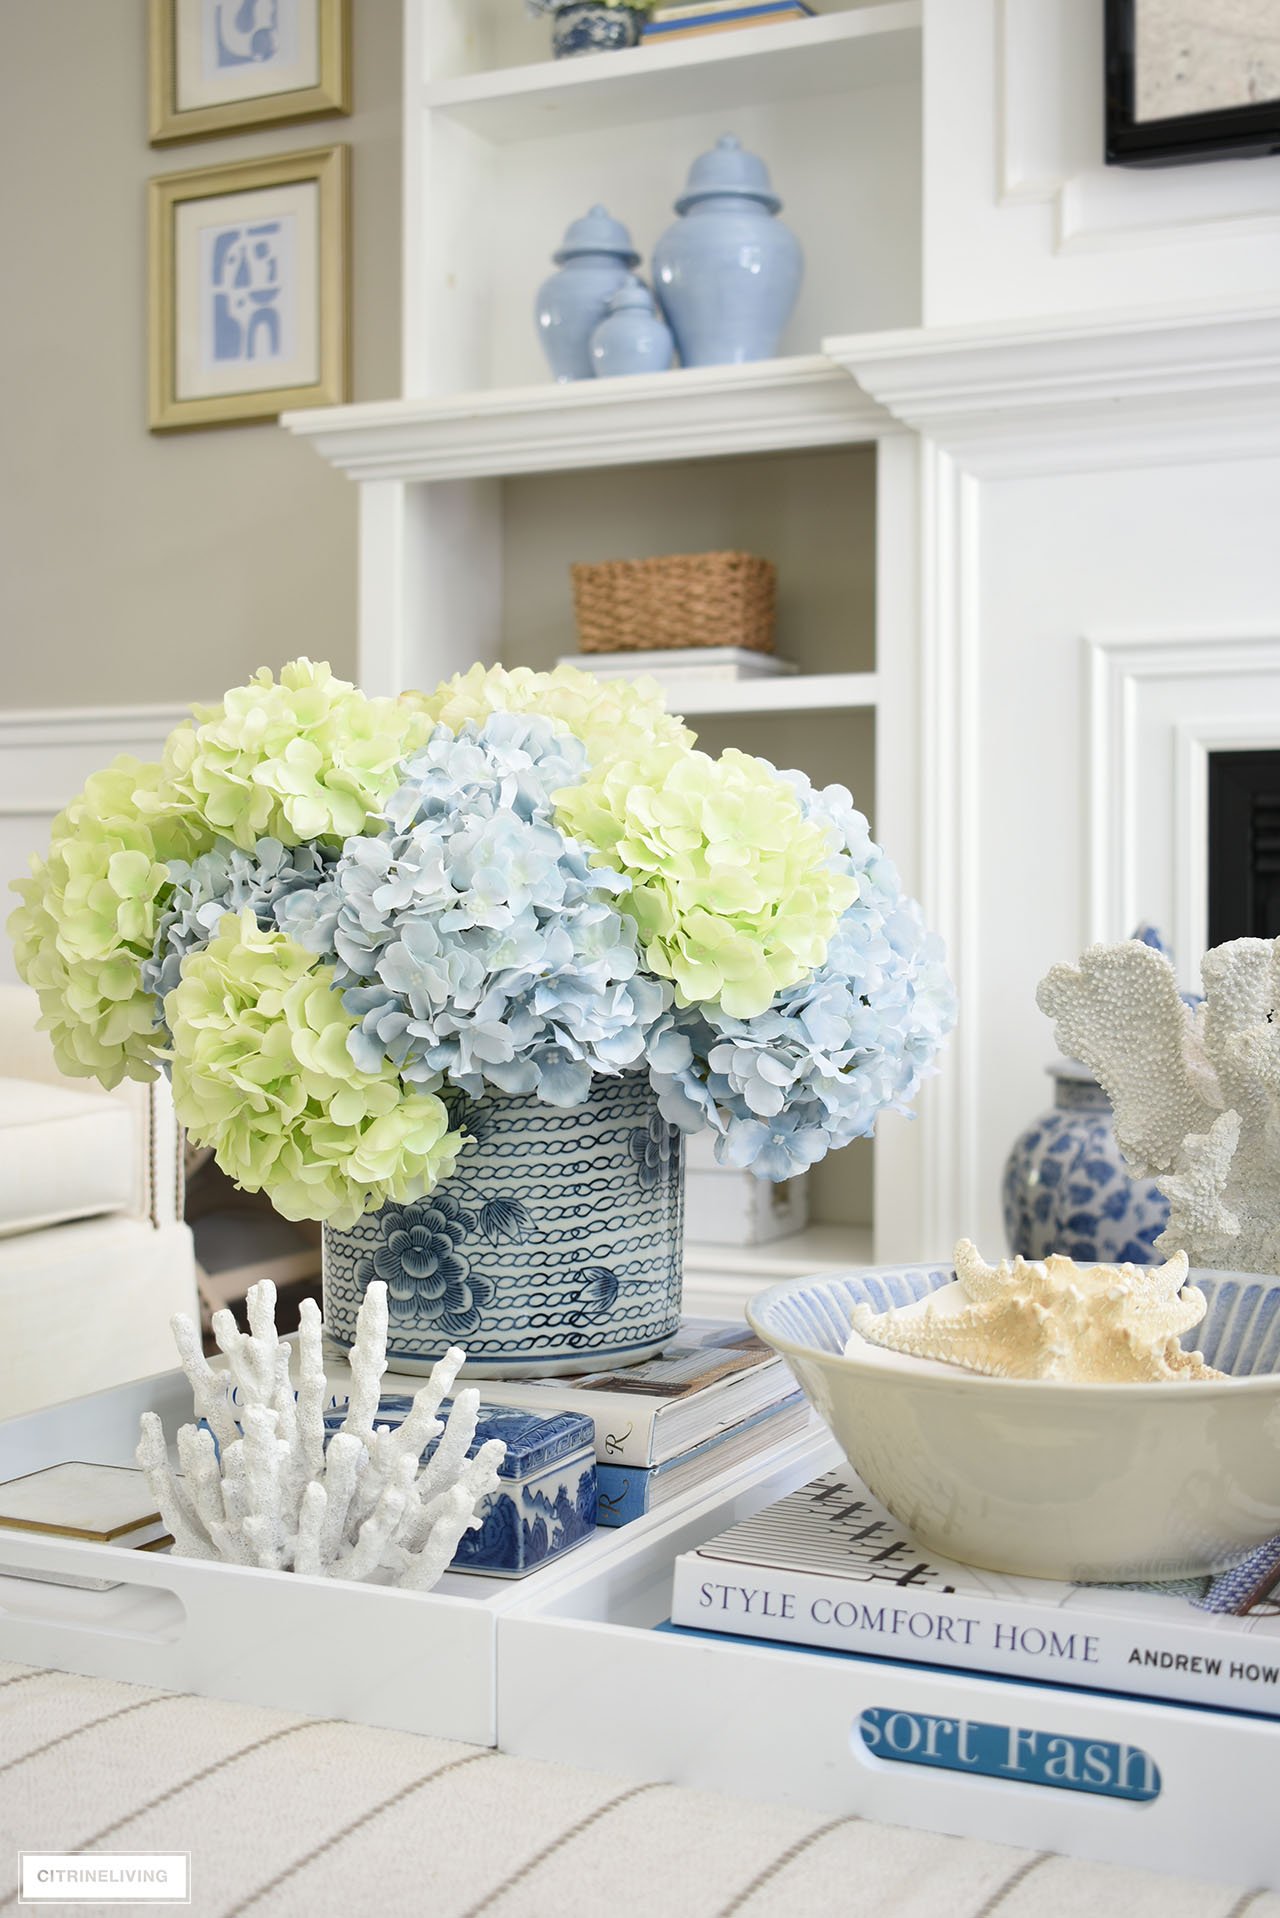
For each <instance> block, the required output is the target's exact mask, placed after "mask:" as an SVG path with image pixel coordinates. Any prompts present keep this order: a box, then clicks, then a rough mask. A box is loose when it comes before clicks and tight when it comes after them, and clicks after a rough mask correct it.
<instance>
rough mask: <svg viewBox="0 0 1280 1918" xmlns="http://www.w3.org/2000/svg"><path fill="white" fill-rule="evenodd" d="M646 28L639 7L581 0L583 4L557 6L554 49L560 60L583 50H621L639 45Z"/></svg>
mask: <svg viewBox="0 0 1280 1918" xmlns="http://www.w3.org/2000/svg"><path fill="white" fill-rule="evenodd" d="M643 27H644V15H643V14H642V13H640V12H638V11H637V9H636V8H635V7H623V6H618V7H611V6H608V5H604V4H602V0H581V4H580V5H579V6H566V7H558V8H557V9H556V12H555V16H554V18H553V20H552V22H551V52H552V54H553V56H554V57H555V59H557V60H571V59H573V58H574V56H575V55H577V54H579V53H619V52H621V50H622V49H623V48H624V47H634V46H635V45H636V43H637V42H638V40H639V38H640V34H641V31H642V29H643Z"/></svg>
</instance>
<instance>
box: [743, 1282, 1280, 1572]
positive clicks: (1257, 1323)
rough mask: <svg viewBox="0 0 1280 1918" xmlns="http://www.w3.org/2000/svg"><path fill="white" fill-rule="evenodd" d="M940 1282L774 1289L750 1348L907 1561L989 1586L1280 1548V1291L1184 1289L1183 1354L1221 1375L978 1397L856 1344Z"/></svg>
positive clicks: (1263, 1287) (967, 1385)
mask: <svg viewBox="0 0 1280 1918" xmlns="http://www.w3.org/2000/svg"><path fill="white" fill-rule="evenodd" d="M954 1276H955V1275H954V1272H953V1271H952V1268H951V1267H950V1266H949V1265H915V1266H902V1267H897V1268H885V1267H877V1268H875V1269H867V1270H863V1271H858V1272H851V1273H849V1274H846V1275H842V1276H840V1277H834V1278H822V1279H799V1280H795V1281H792V1282H791V1283H789V1284H785V1285H775V1286H773V1287H772V1288H771V1289H770V1290H769V1291H767V1292H764V1293H761V1294H760V1295H759V1296H758V1297H757V1298H755V1299H753V1300H752V1302H751V1304H750V1306H749V1307H748V1309H747V1317H748V1319H749V1320H750V1322H751V1325H752V1327H753V1329H754V1330H755V1331H756V1333H757V1334H758V1335H759V1336H760V1337H761V1338H762V1339H764V1340H766V1342H767V1343H768V1344H769V1345H771V1346H773V1347H774V1349H775V1350H776V1351H778V1352H781V1353H782V1355H783V1356H784V1357H785V1358H786V1359H787V1361H788V1362H789V1364H790V1365H791V1368H792V1370H793V1371H794V1372H795V1375H796V1377H797V1379H798V1380H799V1381H800V1384H801V1386H802V1387H803V1388H804V1391H805V1393H806V1395H807V1397H808V1398H809V1400H810V1402H811V1403H812V1404H813V1406H814V1407H815V1409H816V1410H817V1411H818V1413H819V1414H820V1415H821V1417H822V1418H823V1419H825V1421H826V1423H827V1424H828V1425H829V1426H830V1427H831V1430H832V1431H833V1432H834V1433H835V1436H836V1438H837V1439H838V1440H839V1442H840V1444H841V1446H842V1447H843V1448H844V1452H845V1456H846V1457H847V1459H848V1461H849V1463H850V1465H851V1466H852V1467H853V1469H854V1471H855V1472H856V1473H857V1474H858V1476H859V1478H861V1479H862V1480H863V1481H864V1483H865V1484H866V1485H867V1486H868V1487H869V1488H870V1490H871V1491H872V1493H874V1495H875V1497H876V1498H878V1499H879V1500H880V1502H881V1504H883V1505H885V1506H887V1507H888V1509H889V1511H890V1512H892V1514H893V1516H894V1517H895V1518H896V1519H898V1520H899V1521H900V1523H901V1524H903V1525H905V1526H906V1527H907V1528H908V1529H909V1530H910V1531H911V1533H912V1534H913V1535H914V1537H916V1538H917V1539H918V1540H919V1542H920V1543H921V1545H923V1546H925V1547H927V1548H928V1549H930V1550H931V1551H934V1552H938V1553H941V1554H943V1555H944V1556H945V1557H947V1558H952V1559H959V1560H962V1561H964V1562H966V1563H969V1564H973V1565H983V1566H987V1567H989V1568H990V1569H992V1570H993V1571H1001V1572H1015V1573H1018V1572H1021V1573H1028V1574H1030V1575H1031V1576H1033V1577H1040V1578H1065V1579H1074V1580H1090V1579H1093V1580H1103V1579H1167V1578H1178V1577H1184V1576H1192V1575H1196V1576H1198V1575H1202V1574H1204V1573H1207V1572H1221V1571H1225V1570H1226V1569H1227V1568H1228V1567H1229V1566H1231V1565H1234V1564H1237V1563H1238V1562H1239V1561H1240V1560H1241V1559H1242V1558H1244V1557H1245V1556H1246V1554H1247V1553H1248V1552H1250V1551H1251V1550H1252V1549H1253V1548H1254V1547H1255V1546H1257V1545H1259V1544H1261V1543H1262V1542H1264V1541H1265V1540H1266V1539H1269V1538H1271V1537H1273V1536H1274V1535H1275V1534H1276V1533H1280V1278H1271V1277H1258V1276H1256V1275H1253V1274H1248V1273H1232V1272H1192V1273H1191V1275H1190V1276H1191V1281H1192V1282H1193V1283H1194V1284H1196V1285H1198V1286H1199V1287H1200V1289H1201V1291H1202V1292H1204V1294H1205V1296H1206V1298H1207V1299H1208V1302H1209V1310H1208V1313H1207V1316H1206V1317H1205V1319H1204V1320H1203V1322H1202V1323H1201V1324H1200V1325H1199V1326H1197V1327H1196V1328H1195V1330H1194V1331H1193V1332H1191V1333H1189V1334H1188V1335H1187V1340H1186V1343H1187V1344H1188V1345H1194V1346H1195V1347H1196V1348H1197V1349H1199V1350H1200V1351H1202V1352H1203V1353H1204V1355H1205V1358H1206V1359H1207V1360H1208V1362H1209V1363H1210V1364H1211V1365H1213V1366H1216V1367H1217V1368H1218V1369H1219V1370H1221V1371H1224V1372H1226V1373H1228V1374H1229V1375H1230V1376H1229V1377H1227V1378H1225V1379H1223V1380H1221V1381H1220V1382H1219V1381H1216V1380H1201V1381H1196V1382H1194V1383H1192V1382H1187V1381H1182V1382H1171V1383H1168V1384H1165V1383H1148V1384H1139V1385H1066V1384H1056V1383H1050V1382H1048V1381H1045V1380H1038V1379H1036V1380H1028V1379H993V1378H984V1377H982V1376H981V1375H979V1374H977V1373H973V1372H962V1371H960V1370H958V1369H957V1368H956V1367H954V1366H949V1365H942V1364H939V1363H937V1362H935V1361H931V1360H928V1359H917V1358H910V1357H907V1356H906V1355H905V1354H902V1353H897V1352H889V1351H886V1350H885V1349H884V1348H882V1347H879V1346H873V1345H870V1344H866V1343H863V1344H862V1345H861V1349H860V1350H859V1351H858V1352H857V1354H856V1356H853V1357H848V1358H846V1357H845V1356H844V1346H845V1343H846V1341H847V1340H848V1338H849V1334H850V1329H851V1320H852V1317H853V1308H854V1306H855V1305H859V1304H862V1303H866V1304H867V1305H870V1306H871V1307H872V1309H873V1310H874V1311H877V1312H883V1311H884V1310H885V1309H886V1308H887V1307H888V1306H891V1305H906V1304H909V1303H911V1302H912V1301H913V1300H915V1299H919V1298H923V1297H924V1296H925V1294H926V1293H929V1292H932V1291H933V1290H934V1289H935V1288H936V1287H937V1286H940V1285H945V1284H947V1283H948V1282H949V1281H950V1280H951V1279H952V1278H953V1277H954Z"/></svg>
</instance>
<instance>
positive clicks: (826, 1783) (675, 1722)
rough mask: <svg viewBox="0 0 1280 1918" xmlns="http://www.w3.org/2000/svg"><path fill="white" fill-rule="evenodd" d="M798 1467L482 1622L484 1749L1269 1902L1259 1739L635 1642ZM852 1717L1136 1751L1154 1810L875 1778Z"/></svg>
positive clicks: (1233, 1729)
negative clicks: (1164, 1876)
mask: <svg viewBox="0 0 1280 1918" xmlns="http://www.w3.org/2000/svg"><path fill="white" fill-rule="evenodd" d="M805 1449H806V1448H805V1447H801V1450H802V1451H804V1450H805ZM807 1452H808V1464H807V1465H806V1467H805V1474H804V1475H805V1477H806V1479H807V1478H812V1477H814V1476H816V1475H817V1473H818V1472H820V1471H823V1470H826V1469H827V1467H828V1465H829V1464H831V1463H833V1462H835V1460H836V1458H837V1456H838V1455H837V1454H836V1453H835V1449H834V1446H831V1447H830V1448H829V1450H828V1451H826V1452H825V1453H823V1452H822V1451H821V1448H820V1447H815V1446H814V1444H813V1442H812V1441H810V1442H809V1443H808V1446H807ZM815 1456H818V1461H819V1462H817V1463H814V1458H815ZM799 1462H800V1461H799V1460H798V1459H797V1458H795V1457H793V1458H790V1459H787V1458H784V1457H783V1455H782V1454H781V1453H779V1454H777V1455H775V1457H774V1459H773V1460H772V1461H771V1462H770V1465H769V1468H768V1477H769V1480H770V1482H769V1483H768V1484H766V1483H765V1482H764V1479H763V1477H762V1479H761V1480H759V1481H757V1484H756V1485H755V1486H753V1487H751V1488H749V1489H744V1488H739V1489H738V1490H737V1491H736V1492H735V1491H733V1490H731V1489H729V1488H725V1487H719V1488H714V1489H709V1490H708V1492H707V1494H706V1495H702V1496H699V1497H698V1498H697V1499H695V1500H687V1501H685V1503H684V1504H683V1505H682V1506H681V1507H680V1508H679V1510H678V1511H677V1510H673V1511H672V1512H671V1513H670V1515H663V1514H659V1515H658V1516H659V1520H660V1523H659V1524H658V1525H657V1526H653V1525H650V1526H649V1527H648V1528H647V1529H646V1531H645V1532H644V1533H643V1534H641V1533H640V1532H639V1531H638V1529H633V1528H630V1527H623V1528H622V1530H621V1531H620V1532H619V1534H618V1537H619V1540H620V1541H621V1544H620V1549H619V1551H618V1552H617V1553H615V1554H614V1556H613V1557H612V1558H610V1559H609V1560H608V1561H599V1562H595V1563H592V1562H589V1561H587V1560H585V1559H583V1560H579V1561H578V1563H577V1564H576V1565H573V1566H567V1567H566V1572H565V1576H564V1578H562V1579H561V1580H560V1581H559V1582H558V1583H557V1585H556V1586H555V1588H554V1590H553V1589H551V1588H550V1587H548V1588H546V1589H544V1590H540V1591H534V1590H530V1591H527V1592H526V1593H525V1595H524V1602H523V1603H522V1604H521V1605H519V1606H517V1607H514V1608H512V1609H511V1610H510V1611H508V1612H507V1613H505V1614H504V1616H503V1617H502V1618H500V1619H499V1621H498V1743H499V1745H500V1747H501V1748H502V1750H503V1751H507V1752H513V1753H515V1754H517V1755H519V1756H522V1757H527V1758H541V1759H548V1760H553V1761H559V1762H561V1763H564V1764H574V1765H584V1766H587V1767H589V1768H592V1769H595V1770H599V1771H607V1772H614V1773H617V1774H620V1775H622V1776H627V1777H632V1778H637V1779H646V1780H648V1779H660V1780H666V1781H669V1782H672V1783H675V1784H681V1785H689V1786H694V1787H698V1788H700V1789H703V1790H709V1791H723V1792H729V1793H732V1794H734V1795H736V1796H739V1797H745V1798H756V1799H762V1800H767V1801H772V1802H775V1803H777V1802H784V1803H791V1804H797V1805H804V1806H806V1807H808V1808H809V1809H811V1810H813V1811H817V1812H826V1813H832V1814H842V1813H843V1814H851V1813H858V1814H861V1815H862V1816H863V1817H866V1818H871V1819H877V1820H882V1821H884V1822H886V1823H889V1824H897V1825H908V1826H915V1827H918V1828H920V1829H922V1830H927V1831H940V1832H950V1833H953V1834H956V1835H958V1836H963V1837H972V1838H985V1839H992V1840H997V1841H1000V1842H1002V1843H1006V1844H1017V1845H1026V1846H1031V1847H1034V1848H1036V1849H1040V1850H1045V1851H1055V1852H1063V1853H1066V1854H1067V1855H1069V1856H1073V1857H1079V1858H1090V1859H1097V1860H1101V1861H1103V1862H1106V1863H1110V1864H1119V1865H1129V1866H1136V1867H1145V1868H1146V1869H1149V1870H1157V1871H1164V1872H1172V1873H1184V1874H1186V1875H1188V1876H1194V1877H1199V1878H1206V1879H1211V1880H1217V1881H1221V1882H1222V1883H1225V1884H1229V1885H1235V1886H1241V1885H1247V1886H1250V1887H1253V1886H1259V1887H1261V1886H1265V1887H1267V1888H1268V1889H1270V1890H1280V1844H1277V1842H1276V1825H1275V1794H1276V1783H1277V1780H1278V1779H1280V1721H1271V1720H1266V1719H1260V1718H1256V1717H1250V1716H1246V1715H1238V1714H1235V1713H1228V1712H1217V1711H1210V1710H1200V1709H1197V1708H1194V1707H1190V1708H1188V1707H1178V1706H1172V1705H1163V1704H1151V1703H1146V1702H1144V1701H1141V1700H1131V1699H1125V1698H1118V1697H1106V1696H1102V1695H1098V1694H1093V1693H1087V1692H1080V1691H1071V1690H1067V1689H1065V1688H1059V1687H1055V1686H1031V1685H1024V1684H1021V1683H1018V1682H1015V1681H1009V1680H1001V1679H995V1678H983V1677H976V1676H975V1677H967V1676H959V1675H953V1674H950V1673H948V1672H944V1671H939V1670H937V1669H929V1668H927V1667H922V1666H911V1665H905V1664H895V1663H892V1662H890V1661H888V1660H878V1659H859V1658H854V1657H850V1656H847V1655H833V1654H826V1655H824V1654H822V1653H815V1652H810V1651H805V1650H799V1649H794V1648H786V1649H782V1648H779V1649H774V1648H773V1647H770V1646H765V1645H761V1644H759V1643H758V1642H757V1643H743V1642H741V1641H737V1642H733V1641H730V1642H725V1641H724V1640H719V1639H711V1638H708V1639H706V1640H700V1639H698V1638H696V1637H691V1636H688V1635H684V1634H682V1635H676V1634H673V1633H670V1632H658V1631H655V1630H654V1629H653V1627H654V1626H656V1625H657V1624H658V1623H659V1622H660V1621H662V1620H663V1619H665V1618H666V1617H668V1616H669V1612H670V1603H671V1582H672V1566H673V1564H674V1561H675V1558H676V1556H677V1554H678V1553H680V1552H682V1551H685V1550H687V1549H688V1548H690V1547H691V1546H693V1545H696V1544H698V1543H700V1542H702V1541H703V1540H705V1539H707V1538H709V1537H712V1536H713V1535H714V1534H715V1533H716V1532H718V1531H720V1530H723V1529H724V1527H725V1526H727V1525H728V1524H730V1523H732V1522H733V1521H734V1520H736V1519H737V1518H739V1517H744V1516H746V1515H747V1513H748V1512H749V1511H751V1510H758V1509H759V1507H760V1505H761V1503H763V1500H762V1498H761V1497H760V1496H758V1493H759V1492H760V1491H761V1490H762V1489H763V1490H764V1491H765V1492H766V1494H767V1496H768V1497H769V1498H774V1497H780V1496H781V1495H782V1493H783V1491H784V1489H785V1487H786V1484H787V1483H788V1482H792V1483H794V1482H797V1481H795V1478H794V1471H795V1467H796V1465H797V1463H799ZM758 1469H761V1468H758ZM895 1589H896V1588H895V1587H893V1586H892V1585H888V1584H886V1585H885V1586H884V1587H883V1588H882V1595H883V1596H884V1597H885V1598H886V1599H889V1598H890V1597H891V1596H892V1595H893V1594H894V1592H895ZM872 1708H879V1709H880V1710H881V1711H882V1712H883V1711H892V1712H898V1713H913V1714H917V1715H919V1716H922V1717H933V1718H943V1719H949V1720H951V1721H959V1720H969V1721H971V1722H974V1721H976V1722H977V1723H979V1724H984V1725H998V1726H1000V1727H1002V1728H1010V1729H1016V1730H1023V1731H1028V1732H1036V1733H1039V1734H1041V1735H1042V1737H1043V1738H1045V1739H1047V1738H1050V1737H1058V1738H1060V1737H1068V1738H1075V1739H1089V1740H1099V1741H1110V1742H1111V1743H1113V1744H1117V1745H1122V1746H1124V1745H1127V1746H1130V1747H1133V1746H1136V1747H1138V1748H1140V1750H1141V1751H1142V1752H1145V1753H1147V1754H1149V1755H1150V1757H1151V1758H1152V1759H1153V1760H1154V1761H1155V1763H1156V1765H1157V1766H1158V1767H1159V1771H1160V1779H1161V1783H1160V1791H1159V1795H1158V1796H1157V1797H1156V1798H1155V1799H1154V1800H1152V1801H1150V1802H1146V1803H1143V1802H1136V1801H1131V1800H1125V1799H1120V1798H1107V1797H1102V1796H1098V1795H1095V1794H1092V1793H1086V1792H1083V1791H1068V1790H1063V1789H1058V1788H1050V1787H1048V1786H1044V1785H1037V1784H1030V1783H1023V1782H1021V1781H1019V1780H1015V1779H1010V1778H988V1777H985V1776H981V1775H976V1774H973V1773H968V1772H956V1771H950V1770H939V1769H930V1768H926V1767H924V1766H922V1765H919V1764H904V1763H896V1762H887V1761H886V1760H884V1759H883V1758H877V1757H874V1756H872V1755H871V1754H870V1753H869V1752H868V1751H867V1750H866V1748H865V1745H864V1744H863V1741H862V1740H861V1738H860V1737H859V1735H858V1725H859V1720H860V1718H861V1715H862V1713H863V1712H864V1711H867V1710H869V1709H872ZM906 1735H907V1734H905V1733H904V1736H906ZM1040 1749H1041V1750H1042V1751H1043V1750H1045V1749H1048V1748H1047V1747H1045V1746H1041V1747H1040Z"/></svg>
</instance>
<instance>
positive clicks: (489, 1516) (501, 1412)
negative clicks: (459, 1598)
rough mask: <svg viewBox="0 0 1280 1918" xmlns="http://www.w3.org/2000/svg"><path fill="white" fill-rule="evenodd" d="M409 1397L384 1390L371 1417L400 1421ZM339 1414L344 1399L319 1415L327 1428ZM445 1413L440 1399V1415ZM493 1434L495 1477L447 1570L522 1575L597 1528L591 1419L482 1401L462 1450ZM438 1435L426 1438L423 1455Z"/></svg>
mask: <svg viewBox="0 0 1280 1918" xmlns="http://www.w3.org/2000/svg"><path fill="white" fill-rule="evenodd" d="M412 1404H413V1399H412V1398H411V1397H410V1396H409V1394H407V1393H404V1394H400V1393H391V1394H388V1395H387V1396H386V1397H384V1398H382V1399H380V1400H379V1401H378V1410H377V1414H376V1416H375V1418H374V1424H375V1425H389V1426H396V1425H399V1424H400V1423H401V1421H402V1420H403V1419H404V1418H406V1417H407V1415H408V1412H409V1408H410V1406H411V1405H412ZM346 1414H347V1408H346V1404H345V1403H340V1404H335V1406H334V1408H333V1409H332V1410H331V1411H329V1412H326V1414H325V1421H324V1422H325V1426H326V1428H327V1429H328V1430H329V1431H330V1432H336V1431H338V1430H339V1428H340V1427H341V1425H342V1421H343V1419H344V1418H345V1417H346ZM448 1414H449V1407H448V1404H447V1403H446V1404H444V1405H442V1406H441V1407H440V1416H441V1417H442V1418H447V1417H448ZM494 1438H497V1439H501V1440H502V1441H503V1443H504V1444H505V1446H506V1448H507V1455H506V1457H505V1458H504V1459H503V1461H502V1464H501V1465H500V1466H499V1467H498V1477H499V1480H500V1481H501V1482H500V1484H499V1487H498V1490H497V1491H496V1492H493V1493H491V1494H490V1495H489V1496H488V1497H487V1498H485V1499H484V1500H482V1502H481V1504H480V1506H479V1509H478V1513H477V1516H478V1517H479V1519H480V1525H479V1527H478V1529H477V1530H476V1531H474V1532H464V1533H463V1535H462V1540H461V1543H460V1544H459V1546H458V1550H457V1553H456V1555H455V1557H454V1559H453V1563H452V1565H451V1566H450V1570H451V1571H454V1572H483V1573H484V1574H486V1575H487V1576H488V1577H490V1578H523V1577H524V1575H525V1573H526V1572H533V1571H536V1570H537V1569H538V1567H539V1566H540V1565H545V1564H547V1563H548V1562H549V1561H550V1560H551V1559H553V1558H559V1557H560V1555H561V1553H562V1552H567V1551H569V1550H570V1549H571V1548H572V1547H573V1546H575V1545H578V1544H580V1543H581V1541H582V1540H583V1539H584V1538H590V1536H591V1534H592V1532H594V1530H595V1528H596V1429H595V1421H594V1419H591V1418H588V1417H587V1415H586V1414H585V1413H583V1412H555V1413H551V1414H549V1415H544V1414H542V1413H539V1412H523V1411H517V1410H516V1409H514V1408H513V1407H511V1406H505V1405H482V1406H481V1407H480V1413H479V1417H478V1418H477V1421H476V1433H475V1438H474V1439H473V1440H472V1442H471V1447H470V1451H469V1452H468V1457H473V1456H474V1455H475V1453H476V1452H477V1451H478V1450H479V1449H480V1447H481V1446H482V1445H483V1444H484V1442H485V1440H486V1439H494ZM439 1442H440V1441H439V1440H438V1439H433V1440H432V1441H431V1443H430V1445H428V1447H427V1449H426V1451H425V1452H424V1453H423V1458H424V1460H425V1459H429V1458H430V1457H431V1454H432V1453H433V1452H434V1451H435V1448H436V1446H437V1445H438V1444H439Z"/></svg>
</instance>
